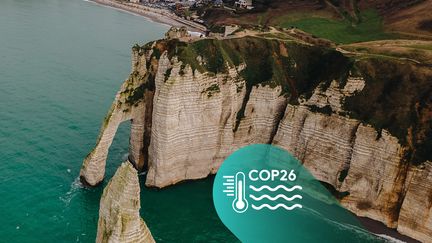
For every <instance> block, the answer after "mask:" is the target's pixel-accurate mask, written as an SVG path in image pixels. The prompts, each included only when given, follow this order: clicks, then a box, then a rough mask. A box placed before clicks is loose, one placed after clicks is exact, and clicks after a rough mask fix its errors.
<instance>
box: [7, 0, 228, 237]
mask: <svg viewBox="0 0 432 243" xmlns="http://www.w3.org/2000/svg"><path fill="white" fill-rule="evenodd" d="M167 29H168V27H167V26H164V25H161V24H157V23H153V22H150V21H148V20H147V19H145V18H143V17H140V16H134V15H131V14H128V13H125V12H122V11H118V10H114V9H111V8H107V7H102V6H100V5H96V4H94V3H91V2H86V1H82V0H38V1H32V0H2V1H1V2H0V242H94V240H95V237H96V227H97V220H98V210H99V199H100V196H101V193H102V189H103V187H104V186H105V185H106V183H107V180H106V181H105V182H104V185H102V186H100V187H97V188H94V189H84V188H82V187H81V186H80V184H79V183H78V181H77V176H78V174H79V169H80V166H81V163H82V160H83V158H84V157H85V156H86V155H87V153H88V152H89V151H90V150H91V148H92V146H93V145H94V143H95V141H96V138H97V134H98V131H99V127H100V125H101V122H102V120H103V118H104V116H105V114H106V111H107V110H108V108H109V107H110V104H111V102H112V100H113V98H114V96H115V93H116V91H117V90H118V88H119V87H120V85H121V83H122V82H123V80H124V79H125V78H126V77H127V76H128V74H129V71H130V63H131V61H130V49H131V47H132V46H133V45H134V44H135V43H140V44H144V43H145V42H147V41H150V40H153V39H157V38H160V37H162V36H163V34H164V33H165V31H166V30H167ZM128 128H129V125H128V124H125V125H124V126H122V127H121V129H120V131H119V133H118V134H117V136H116V138H115V141H114V143H113V146H112V147H111V149H110V154H109V159H108V161H107V164H108V166H107V174H106V176H107V177H106V178H107V179H109V178H110V177H111V176H112V175H113V174H114V172H115V170H116V168H117V167H118V166H119V165H120V163H121V161H122V160H123V159H125V158H126V157H127V150H128ZM141 179H142V180H144V178H141ZM212 181H213V179H212V178H210V179H207V180H201V181H194V182H187V183H182V184H180V185H177V186H173V187H169V188H166V189H164V190H155V189H145V188H144V187H142V188H143V190H142V193H141V200H142V202H141V206H142V209H141V213H142V216H143V217H144V219H145V221H146V222H147V224H148V226H149V227H150V229H151V231H152V233H153V235H154V236H155V238H156V240H158V241H160V242H179V241H178V239H184V241H186V242H200V241H206V242H212V241H213V242H215V241H218V242H231V241H235V238H234V237H233V236H232V235H231V233H230V232H229V231H228V230H227V229H226V228H225V227H224V226H223V225H222V223H221V222H220V221H219V219H218V217H217V215H216V213H215V210H214V208H213V203H212V199H211V194H212V193H211V188H212ZM143 183H144V181H142V184H143Z"/></svg>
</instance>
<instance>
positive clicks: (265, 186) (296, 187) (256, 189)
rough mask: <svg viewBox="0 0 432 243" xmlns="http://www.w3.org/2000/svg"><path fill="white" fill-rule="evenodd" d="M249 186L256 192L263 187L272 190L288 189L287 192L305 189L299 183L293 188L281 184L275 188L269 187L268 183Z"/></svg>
mask: <svg viewBox="0 0 432 243" xmlns="http://www.w3.org/2000/svg"><path fill="white" fill-rule="evenodd" d="M249 188H250V189H252V190H253V191H256V192H260V191H262V190H263V189H267V190H269V191H272V192H274V191H277V190H279V189H284V190H285V191H287V192H292V191H294V190H296V189H299V190H302V189H303V187H301V186H299V185H295V186H293V187H291V188H287V187H285V186H284V185H279V186H277V187H275V188H271V187H269V186H267V185H264V186H262V187H258V188H256V187H254V186H249Z"/></svg>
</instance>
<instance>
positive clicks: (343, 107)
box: [81, 37, 432, 241]
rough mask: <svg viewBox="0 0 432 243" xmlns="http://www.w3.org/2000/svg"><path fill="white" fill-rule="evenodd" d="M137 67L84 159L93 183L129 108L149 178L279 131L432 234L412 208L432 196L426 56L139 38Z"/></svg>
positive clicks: (319, 173)
mask: <svg viewBox="0 0 432 243" xmlns="http://www.w3.org/2000/svg"><path fill="white" fill-rule="evenodd" d="M256 53H260V55H259V56H257V55H256ZM377 64H379V65H377ZM133 67H134V68H133V73H132V75H131V77H130V78H129V80H128V81H126V83H125V85H126V84H127V83H130V82H131V81H132V83H133V84H134V85H133V87H134V89H133V90H141V93H140V94H139V95H133V94H134V93H135V91H132V92H131V91H130V90H129V89H128V88H125V87H126V86H125V85H124V86H123V87H122V91H120V92H119V94H118V95H117V97H116V101H115V102H114V104H115V105H113V107H114V111H116V112H113V114H114V115H112V118H110V119H108V122H107V125H106V126H104V127H103V129H102V132H101V134H102V135H101V137H102V139H99V140H98V144H97V146H96V148H95V150H94V151H93V152H92V153H90V155H89V157H88V158H87V159H86V160H85V162H84V166H83V169H82V173H81V175H82V179H83V180H84V181H87V182H89V184H92V185H94V184H96V183H98V182H100V181H101V180H102V178H103V170H104V166H105V164H104V163H105V159H106V154H107V151H108V149H107V148H108V146H109V144H110V143H111V141H112V134H113V132H115V129H116V128H117V126H118V124H119V123H120V122H121V121H123V120H128V119H131V120H132V121H133V126H132V131H131V146H130V148H131V149H130V150H131V151H130V157H131V160H133V161H138V163H137V162H135V163H137V164H138V165H141V166H138V168H140V169H141V168H144V167H148V174H147V180H146V185H147V186H153V187H165V186H168V185H172V184H175V183H177V182H179V181H182V180H188V179H198V178H204V177H206V176H208V175H209V174H212V173H216V171H217V170H218V168H219V166H220V164H221V163H222V161H223V160H224V159H225V158H226V157H227V156H228V155H229V154H230V153H232V152H233V151H235V150H236V149H238V148H240V147H242V146H245V145H248V144H252V143H272V144H274V145H277V146H280V147H283V148H285V149H286V150H288V151H289V152H291V153H292V154H293V155H294V156H295V157H297V158H298V159H299V160H301V161H302V162H303V164H304V165H305V167H306V168H308V169H309V170H310V171H311V172H312V173H313V174H314V175H315V177H317V178H318V179H319V180H321V181H323V182H326V183H328V184H329V185H331V186H333V187H334V189H335V191H336V192H338V197H339V199H340V200H341V203H342V204H343V205H345V207H347V208H348V209H350V210H351V211H353V212H354V213H356V214H357V215H360V216H366V217H369V218H372V219H375V220H379V221H381V222H383V223H385V224H386V225H387V226H389V227H392V228H397V229H398V230H400V231H401V232H403V233H405V234H407V235H408V236H411V237H413V238H417V239H422V240H425V241H428V240H432V236H431V234H430V232H431V230H432V224H431V223H430V218H429V216H427V217H424V220H423V221H421V222H420V221H419V220H416V218H418V216H419V212H420V211H421V210H425V211H427V212H429V211H430V208H431V207H430V205H432V197H431V196H430V195H431V190H432V183H431V182H432V178H431V175H430V174H431V172H430V171H431V170H430V169H429V168H430V166H429V164H428V162H426V161H427V160H429V159H430V155H428V153H426V152H425V151H428V150H429V146H430V144H429V142H428V141H430V139H432V135H431V134H432V132H431V129H430V128H429V127H428V125H427V124H429V123H428V122H431V121H432V118H431V117H430V115H428V114H432V113H431V112H430V107H432V105H431V103H432V101H430V99H428V98H425V97H432V94H431V90H430V82H431V80H432V72H431V71H430V69H429V68H425V67H417V66H416V65H414V64H407V63H402V62H399V61H392V60H375V59H371V60H369V59H365V60H359V61H354V62H353V61H351V60H350V59H348V58H346V57H344V56H343V55H342V54H340V53H338V52H336V51H334V50H329V49H323V48H318V47H313V46H304V45H300V44H298V43H292V42H283V41H280V40H269V39H265V38H258V37H244V38H237V39H235V38H234V39H226V40H199V41H196V42H192V43H184V42H181V41H178V40H160V41H157V42H152V43H149V44H147V45H146V46H144V47H136V48H134V51H133ZM378 67H379V69H378ZM404 73H409V75H405V76H404ZM139 87H144V88H143V89H140V88H139ZM428 87H429V88H428ZM125 90H129V91H128V92H125ZM125 93H127V94H128V95H126V96H124V97H123V98H122V96H121V94H125ZM131 97H133V98H134V99H133V100H134V101H133V102H132V103H131V102H127V100H129V99H130V98H131ZM119 103H120V105H116V104H119ZM131 104H133V105H131ZM116 107H121V108H118V109H116ZM392 107H393V108H392ZM389 108H392V109H389ZM134 123H135V124H134ZM105 127H107V128H105ZM104 134H106V136H105V137H104ZM140 158H142V159H140ZM418 164H420V166H422V167H421V168H420V167H419V165H418ZM422 168H423V169H422ZM415 222H420V223H415Z"/></svg>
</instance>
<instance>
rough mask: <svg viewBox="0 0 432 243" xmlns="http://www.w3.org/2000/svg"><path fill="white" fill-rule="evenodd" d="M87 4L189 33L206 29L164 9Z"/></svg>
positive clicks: (106, 0) (100, 0) (105, 0)
mask: <svg viewBox="0 0 432 243" xmlns="http://www.w3.org/2000/svg"><path fill="white" fill-rule="evenodd" d="M88 1H89V2H92V3H96V4H100V5H103V6H108V7H112V8H115V9H118V10H123V11H126V12H128V13H132V14H137V15H140V16H142V17H145V18H147V19H149V20H150V21H153V22H157V23H160V24H164V25H168V26H175V27H181V26H185V27H187V28H188V30H190V31H195V32H200V33H204V32H205V31H206V30H207V28H206V27H205V26H204V25H201V24H199V23H196V22H193V21H189V20H186V19H183V18H181V17H179V16H177V15H175V14H174V13H172V12H170V11H169V10H166V9H157V8H152V7H148V6H144V5H141V4H136V3H120V2H117V1H114V0H88Z"/></svg>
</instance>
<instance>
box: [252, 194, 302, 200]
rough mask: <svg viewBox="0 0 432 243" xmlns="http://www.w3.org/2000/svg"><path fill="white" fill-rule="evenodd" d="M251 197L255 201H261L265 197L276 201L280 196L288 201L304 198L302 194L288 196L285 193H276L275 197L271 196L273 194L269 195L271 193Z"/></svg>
mask: <svg viewBox="0 0 432 243" xmlns="http://www.w3.org/2000/svg"><path fill="white" fill-rule="evenodd" d="M249 197H250V198H252V199H253V200H255V201H261V200H263V199H264V198H267V199H269V200H271V201H276V200H277V199H279V198H283V199H285V200H287V201H292V200H294V199H302V198H303V197H302V196H300V195H294V196H292V197H287V196H285V195H283V194H278V195H276V196H275V197H271V196H269V195H262V196H260V197H255V196H254V195H250V196H249Z"/></svg>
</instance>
